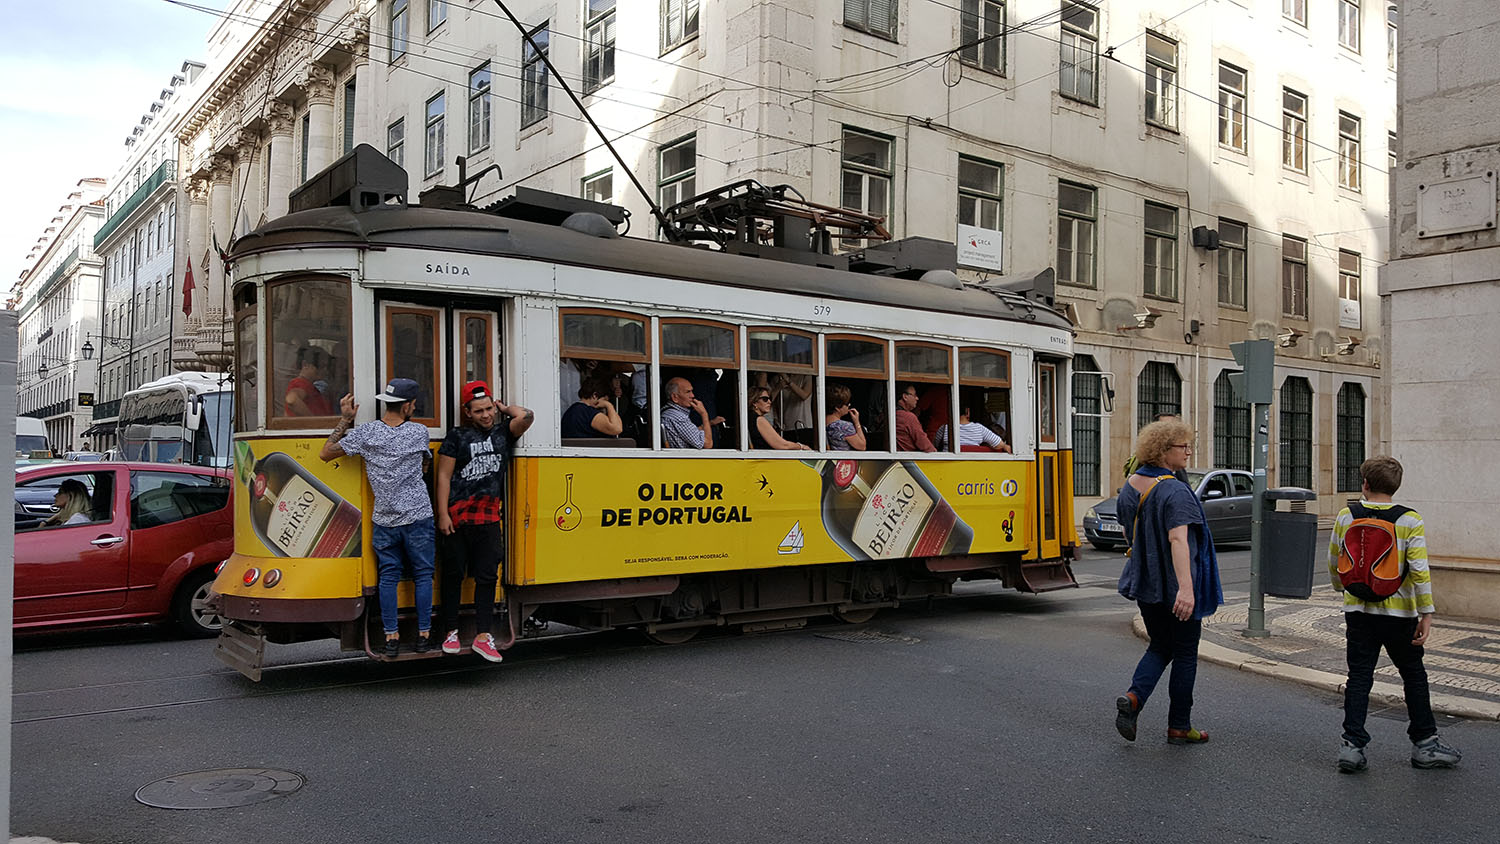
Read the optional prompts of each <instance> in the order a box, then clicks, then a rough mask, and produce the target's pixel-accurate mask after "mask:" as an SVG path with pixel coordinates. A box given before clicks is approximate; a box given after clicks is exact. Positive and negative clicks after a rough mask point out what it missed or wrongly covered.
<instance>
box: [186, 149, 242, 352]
mask: <svg viewBox="0 0 1500 844" xmlns="http://www.w3.org/2000/svg"><path fill="white" fill-rule="evenodd" d="M233 177H234V164H233V162H232V161H231V159H230V157H229V156H228V155H224V154H222V153H220V154H217V155H215V156H214V157H213V166H212V169H211V171H210V179H211V182H210V184H209V189H208V207H209V220H210V222H209V228H210V237H209V240H208V244H207V245H208V246H209V247H210V248H212V247H213V245H214V243H217V244H218V247H219V248H223V249H227V248H229V241H230V239H231V237H232V230H233V219H234V218H233V216H232V213H233V204H232V203H233V198H232V196H231V194H232V193H233V190H234V189H233ZM208 263H209V268H208V272H207V273H205V274H204V275H205V276H206V278H205V280H204V281H206V282H207V283H206V284H205V283H203V282H199V283H200V284H201V285H202V287H201V288H200V289H201V290H202V291H203V299H202V302H203V325H202V328H200V329H199V331H198V341H197V343H196V344H195V346H194V349H195V351H196V352H197V353H198V358H199V359H200V360H202V361H203V364H204V366H205V368H206V369H208V371H211V372H212V371H217V370H218V369H220V367H221V364H222V361H223V359H224V339H225V338H224V312H225V310H226V307H225V303H226V302H227V291H226V289H225V278H224V262H223V261H221V260H220V259H219V256H218V253H217V252H215V253H214V254H213V255H211V256H210V257H209V262H208ZM197 310H198V306H197V303H196V302H195V303H194V305H193V311H194V313H196V312H197Z"/></svg>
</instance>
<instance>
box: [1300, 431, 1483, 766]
mask: <svg viewBox="0 0 1500 844" xmlns="http://www.w3.org/2000/svg"><path fill="white" fill-rule="evenodd" d="M1401 472H1402V470H1401V464H1400V463H1399V462H1397V461H1396V459H1395V458H1392V457H1372V458H1370V459H1369V460H1366V461H1365V462H1364V463H1362V464H1360V467H1359V474H1360V477H1361V478H1362V479H1363V484H1362V489H1361V492H1362V493H1363V500H1361V501H1360V502H1359V503H1357V504H1351V505H1350V506H1348V507H1345V508H1344V509H1343V510H1341V511H1340V512H1339V515H1338V518H1337V519H1336V520H1335V521H1334V525H1333V541H1332V543H1331V544H1330V546H1329V549H1328V556H1329V562H1328V571H1329V574H1330V575H1331V577H1332V579H1333V588H1335V589H1337V590H1339V591H1340V592H1343V593H1344V634H1345V639H1346V641H1347V653H1348V660H1349V681H1348V683H1347V684H1346V685H1345V687H1344V737H1343V743H1342V745H1341V746H1340V747H1339V757H1338V769H1339V772H1340V773H1345V774H1352V773H1355V772H1356V771H1363V770H1364V769H1365V745H1367V744H1369V742H1370V734H1369V733H1368V732H1366V731H1365V716H1366V714H1367V713H1368V711H1369V706H1370V688H1371V687H1372V686H1373V685H1374V683H1375V663H1376V662H1377V661H1378V660H1379V659H1380V649H1381V648H1385V652H1386V653H1387V654H1388V655H1389V656H1390V658H1391V662H1392V663H1393V664H1394V665H1395V666H1396V670H1397V671H1399V672H1401V681H1402V683H1403V685H1404V686H1405V689H1406V712H1407V716H1408V718H1409V719H1410V724H1409V725H1408V726H1407V728H1406V734H1407V735H1408V736H1410V737H1411V742H1412V749H1411V764H1412V767H1414V768H1451V767H1453V766H1454V765H1457V764H1458V761H1459V759H1460V758H1462V756H1461V754H1460V753H1459V752H1458V750H1456V749H1455V748H1452V747H1449V746H1448V745H1446V744H1444V743H1443V742H1442V741H1441V740H1440V739H1439V738H1438V734H1437V733H1438V730H1437V720H1436V719H1435V718H1434V717H1433V714H1432V701H1431V698H1430V697H1429V695H1428V690H1427V669H1426V668H1425V667H1423V665H1422V646H1423V645H1424V644H1426V643H1427V635H1428V633H1429V632H1430V631H1431V629H1432V614H1433V611H1434V608H1433V604H1432V575H1431V573H1430V572H1429V571H1428V568H1427V539H1426V536H1425V534H1424V530H1423V525H1422V517H1421V516H1420V515H1418V514H1417V511H1415V510H1413V509H1411V508H1410V507H1403V506H1401V505H1399V504H1396V503H1394V502H1393V501H1392V500H1391V497H1392V496H1393V495H1395V493H1396V490H1398V489H1400V488H1401Z"/></svg>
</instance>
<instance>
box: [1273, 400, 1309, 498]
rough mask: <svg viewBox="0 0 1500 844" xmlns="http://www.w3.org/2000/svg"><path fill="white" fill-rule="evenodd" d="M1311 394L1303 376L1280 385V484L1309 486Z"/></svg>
mask: <svg viewBox="0 0 1500 844" xmlns="http://www.w3.org/2000/svg"><path fill="white" fill-rule="evenodd" d="M1312 395H1313V393H1312V387H1311V386H1310V385H1309V384H1308V383H1307V379H1306V378H1288V379H1286V381H1284V382H1283V383H1282V385H1281V467H1280V471H1279V472H1277V475H1276V479H1277V482H1278V483H1279V484H1280V485H1281V486H1300V487H1306V488H1311V487H1312Z"/></svg>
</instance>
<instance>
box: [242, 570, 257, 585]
mask: <svg viewBox="0 0 1500 844" xmlns="http://www.w3.org/2000/svg"><path fill="white" fill-rule="evenodd" d="M259 579H260V569H256V568H249V569H245V577H244V581H245V585H246V586H254V585H255V581H257V580H259Z"/></svg>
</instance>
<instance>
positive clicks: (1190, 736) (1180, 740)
mask: <svg viewBox="0 0 1500 844" xmlns="http://www.w3.org/2000/svg"><path fill="white" fill-rule="evenodd" d="M1205 741H1208V733H1205V732H1203V731H1202V730H1199V729H1197V728H1196V727H1189V728H1187V729H1186V730H1167V744H1202V743H1204V742H1205Z"/></svg>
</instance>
